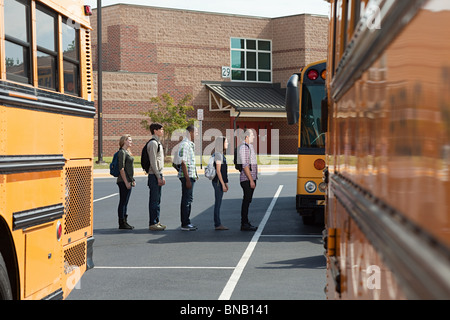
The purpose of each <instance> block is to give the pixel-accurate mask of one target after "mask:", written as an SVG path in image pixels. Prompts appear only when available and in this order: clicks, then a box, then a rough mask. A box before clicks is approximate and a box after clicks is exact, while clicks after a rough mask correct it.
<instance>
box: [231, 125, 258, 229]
mask: <svg viewBox="0 0 450 320" xmlns="http://www.w3.org/2000/svg"><path fill="white" fill-rule="evenodd" d="M253 139H254V135H253V131H252V130H251V129H245V130H244V132H243V133H242V135H241V140H242V141H243V143H242V144H241V145H240V146H239V147H238V149H237V158H238V160H237V165H238V166H239V171H240V172H241V174H240V178H239V180H240V182H241V188H242V191H243V193H244V197H243V199H242V206H241V230H242V231H256V229H258V228H257V227H255V226H253V225H251V224H250V221H249V220H248V209H249V206H250V203H251V202H252V199H253V192H254V191H255V188H256V180H257V179H258V165H257V162H256V152H255V149H254V148H253V144H252V143H253ZM236 168H238V167H236Z"/></svg>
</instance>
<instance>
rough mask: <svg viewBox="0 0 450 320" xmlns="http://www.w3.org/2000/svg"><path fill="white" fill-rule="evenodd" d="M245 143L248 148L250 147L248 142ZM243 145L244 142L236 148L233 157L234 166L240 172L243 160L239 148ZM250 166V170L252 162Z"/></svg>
mask: <svg viewBox="0 0 450 320" xmlns="http://www.w3.org/2000/svg"><path fill="white" fill-rule="evenodd" d="M243 144H245V145H246V146H247V148H249V149H250V146H249V145H248V144H246V143H243ZM241 146H242V144H241V145H239V146H238V147H235V148H234V159H233V162H234V168H235V169H236V170H238V171H239V172H241V171H242V160H241V157H240V155H239V154H238V148H239V149H240V147H241ZM249 167H250V171H252V164H251V163H250V164H249Z"/></svg>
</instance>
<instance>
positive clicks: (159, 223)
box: [157, 222, 167, 229]
mask: <svg viewBox="0 0 450 320" xmlns="http://www.w3.org/2000/svg"><path fill="white" fill-rule="evenodd" d="M157 225H159V226H161V227H163V228H164V229H165V228H167V226H165V225H163V224H161V222H158V223H157Z"/></svg>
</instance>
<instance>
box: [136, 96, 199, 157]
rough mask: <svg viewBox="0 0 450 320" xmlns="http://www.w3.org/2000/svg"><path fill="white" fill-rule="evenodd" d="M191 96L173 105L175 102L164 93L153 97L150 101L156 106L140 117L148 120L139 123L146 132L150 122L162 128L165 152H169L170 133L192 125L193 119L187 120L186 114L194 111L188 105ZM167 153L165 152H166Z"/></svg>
mask: <svg viewBox="0 0 450 320" xmlns="http://www.w3.org/2000/svg"><path fill="white" fill-rule="evenodd" d="M191 100H192V95H190V94H186V95H185V96H184V97H183V98H182V99H181V100H179V101H178V103H177V104H175V100H174V99H173V98H172V97H171V96H170V94H168V93H164V94H162V95H161V97H153V98H151V99H150V101H151V102H152V103H153V104H155V105H156V106H155V107H154V108H153V109H151V110H149V111H147V112H142V115H144V116H146V117H149V118H150V119H149V120H147V119H144V120H142V121H141V125H142V126H143V127H144V128H146V129H147V130H149V129H150V124H151V123H152V122H158V123H160V124H162V125H163V127H164V142H165V148H164V149H165V150H169V141H170V137H171V136H172V133H173V132H174V131H175V130H177V129H185V128H186V127H187V126H189V125H191V124H194V121H195V119H188V118H187V114H186V113H187V112H188V111H192V110H194V107H193V106H191V105H190V101H191ZM166 152H167V151H166ZM167 154H169V153H168V152H167Z"/></svg>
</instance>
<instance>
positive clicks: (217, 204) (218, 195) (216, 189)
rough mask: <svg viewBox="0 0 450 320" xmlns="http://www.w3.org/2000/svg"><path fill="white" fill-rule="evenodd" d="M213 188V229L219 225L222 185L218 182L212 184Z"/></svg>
mask: <svg viewBox="0 0 450 320" xmlns="http://www.w3.org/2000/svg"><path fill="white" fill-rule="evenodd" d="M212 185H213V188H214V198H215V200H216V201H215V202H214V227H218V226H220V225H221V222H220V206H221V205H222V198H223V189H222V184H221V183H220V182H214V181H213V182H212Z"/></svg>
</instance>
